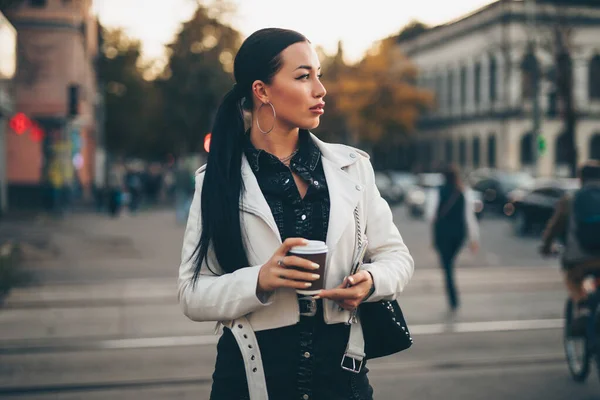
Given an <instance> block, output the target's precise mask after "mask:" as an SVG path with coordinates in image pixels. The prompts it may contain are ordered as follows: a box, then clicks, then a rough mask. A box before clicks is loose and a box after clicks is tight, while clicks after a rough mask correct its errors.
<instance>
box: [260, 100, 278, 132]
mask: <svg viewBox="0 0 600 400" xmlns="http://www.w3.org/2000/svg"><path fill="white" fill-rule="evenodd" d="M265 104H268V105H270V106H271V110H273V125H272V126H271V129H269V130H268V131H263V130H262V128H261V127H260V124H259V123H258V113H259V111H260V109H261V108H262V107H263V106H264V105H265ZM256 114H257V115H256V126H257V127H258V130H259V131H261V132H262V133H263V134H265V135H266V134H267V133H269V132H271V131H272V130H273V128H275V119H276V118H277V114H276V113H275V107H274V106H273V104H272V103H271V102H270V101H269V102H268V103H262V104H261V105H260V107H258V110H257V111H256Z"/></svg>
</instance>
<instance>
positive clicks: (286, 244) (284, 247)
mask: <svg viewBox="0 0 600 400" xmlns="http://www.w3.org/2000/svg"><path fill="white" fill-rule="evenodd" d="M307 244H308V240H306V239H304V238H287V239H285V240H284V241H283V243H281V246H279V249H277V253H278V254H280V255H282V256H285V255H286V254H287V253H288V252H289V251H290V249H291V248H292V247H295V246H306V245H307Z"/></svg>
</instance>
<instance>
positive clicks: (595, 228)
mask: <svg viewBox="0 0 600 400" xmlns="http://www.w3.org/2000/svg"><path fill="white" fill-rule="evenodd" d="M579 180H580V181H581V189H579V190H577V191H575V192H574V193H571V192H568V193H566V194H565V195H564V196H563V197H562V198H561V199H560V200H559V201H558V203H557V205H556V208H555V211H554V214H553V215H552V218H550V220H549V221H548V225H547V226H546V229H545V230H544V234H543V237H542V247H541V249H540V250H541V253H542V254H544V255H549V254H550V253H552V248H553V245H554V242H555V240H562V242H563V243H564V244H565V251H564V252H563V255H562V259H561V266H562V269H563V271H564V276H565V284H566V287H567V291H568V293H569V298H570V299H571V305H572V307H573V316H574V318H573V322H572V325H571V327H570V333H571V334H572V335H574V336H580V335H583V334H585V327H586V325H587V319H588V318H589V316H590V314H591V312H592V310H591V309H590V304H589V303H588V301H587V300H588V299H587V294H586V291H585V289H584V288H583V278H585V276H586V274H588V273H596V274H598V273H599V272H600V161H598V160H588V161H587V162H585V163H584V164H583V165H582V166H581V168H580V169H579Z"/></svg>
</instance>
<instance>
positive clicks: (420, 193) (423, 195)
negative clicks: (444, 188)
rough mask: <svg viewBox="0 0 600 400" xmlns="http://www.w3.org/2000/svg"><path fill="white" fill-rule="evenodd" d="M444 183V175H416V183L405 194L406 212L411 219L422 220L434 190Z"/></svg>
mask: <svg viewBox="0 0 600 400" xmlns="http://www.w3.org/2000/svg"><path fill="white" fill-rule="evenodd" d="M443 183H444V175H442V174H438V173H423V174H418V175H417V182H416V183H415V184H414V185H412V186H410V187H409V189H408V191H407V193H406V199H405V203H406V210H407V212H408V215H409V216H411V217H412V218H422V217H423V216H424V215H425V209H426V205H427V202H428V201H429V199H430V198H431V194H432V193H433V191H434V190H437V189H438V188H439V187H440V186H441V185H443Z"/></svg>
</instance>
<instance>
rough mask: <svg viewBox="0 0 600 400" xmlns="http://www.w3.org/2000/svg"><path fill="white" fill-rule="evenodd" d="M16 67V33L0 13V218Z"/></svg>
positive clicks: (5, 188)
mask: <svg viewBox="0 0 600 400" xmlns="http://www.w3.org/2000/svg"><path fill="white" fill-rule="evenodd" d="M16 66H17V32H16V30H15V28H14V27H13V26H12V24H11V23H10V22H9V21H8V19H6V17H5V16H4V14H2V13H1V12H0V216H1V215H3V214H5V213H6V211H7V210H8V194H7V193H8V181H7V178H8V176H7V170H8V161H7V141H8V135H9V134H10V128H9V126H8V123H9V120H10V118H11V117H12V115H13V113H14V90H13V89H14V88H13V78H14V76H15V71H16Z"/></svg>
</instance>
